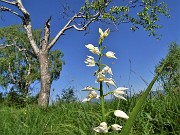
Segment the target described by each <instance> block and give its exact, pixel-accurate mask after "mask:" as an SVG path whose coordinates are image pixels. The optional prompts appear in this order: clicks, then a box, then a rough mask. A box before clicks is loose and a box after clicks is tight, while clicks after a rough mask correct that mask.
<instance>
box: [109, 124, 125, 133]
mask: <svg viewBox="0 0 180 135" xmlns="http://www.w3.org/2000/svg"><path fill="white" fill-rule="evenodd" d="M111 128H112V130H113V131H120V130H121V128H122V126H120V125H118V124H113V125H111Z"/></svg>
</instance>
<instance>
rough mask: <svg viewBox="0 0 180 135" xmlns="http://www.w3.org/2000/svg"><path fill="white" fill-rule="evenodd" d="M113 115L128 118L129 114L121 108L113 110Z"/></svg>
mask: <svg viewBox="0 0 180 135" xmlns="http://www.w3.org/2000/svg"><path fill="white" fill-rule="evenodd" d="M114 115H115V116H116V117H121V118H124V119H128V118H129V116H128V115H127V114H126V113H125V112H123V111H121V110H115V111H114Z"/></svg>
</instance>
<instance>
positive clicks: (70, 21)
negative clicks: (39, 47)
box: [48, 12, 100, 50]
mask: <svg viewBox="0 0 180 135" xmlns="http://www.w3.org/2000/svg"><path fill="white" fill-rule="evenodd" d="M79 14H80V13H79ZM99 16H100V12H98V13H97V14H95V15H94V16H93V17H92V18H91V19H90V20H89V21H88V22H87V23H86V24H85V25H83V26H82V27H80V28H78V27H77V26H76V25H70V24H71V23H72V22H73V21H74V20H75V19H77V18H82V19H85V18H86V16H84V15H78V14H75V15H74V16H73V17H72V18H71V19H69V21H68V22H67V24H66V25H65V26H64V27H63V28H62V29H61V30H60V31H59V33H58V34H57V35H56V36H55V38H54V39H53V40H52V41H51V42H50V43H49V46H48V49H49V50H50V49H51V48H52V47H53V46H54V44H55V43H56V42H57V40H58V39H59V38H60V36H61V35H63V34H64V32H65V31H66V30H68V29H71V28H74V29H76V30H78V31H84V30H86V29H87V27H88V26H89V25H90V24H91V23H92V22H94V21H95V20H96V19H98V17H99Z"/></svg>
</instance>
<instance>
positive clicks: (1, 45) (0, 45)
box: [0, 44, 14, 49]
mask: <svg viewBox="0 0 180 135" xmlns="http://www.w3.org/2000/svg"><path fill="white" fill-rule="evenodd" d="M11 46H14V44H9V45H4V44H0V49H2V48H6V47H11Z"/></svg>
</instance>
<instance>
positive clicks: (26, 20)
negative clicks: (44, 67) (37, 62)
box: [16, 0, 39, 55]
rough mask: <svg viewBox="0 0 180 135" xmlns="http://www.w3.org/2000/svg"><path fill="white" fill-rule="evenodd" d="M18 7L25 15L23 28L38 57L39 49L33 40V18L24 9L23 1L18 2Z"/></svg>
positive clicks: (17, 0)
mask: <svg viewBox="0 0 180 135" xmlns="http://www.w3.org/2000/svg"><path fill="white" fill-rule="evenodd" d="M16 6H17V7H18V9H19V10H20V11H21V12H22V14H23V15H24V18H23V26H24V28H25V30H26V33H27V36H28V39H29V42H30V44H31V46H32V48H33V50H34V53H35V54H36V55H38V53H39V48H38V46H37V44H36V42H35V40H34V38H33V34H32V25H31V18H30V14H29V13H28V11H27V10H26V9H25V8H24V6H23V4H22V1H21V0H16Z"/></svg>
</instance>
